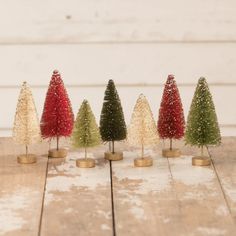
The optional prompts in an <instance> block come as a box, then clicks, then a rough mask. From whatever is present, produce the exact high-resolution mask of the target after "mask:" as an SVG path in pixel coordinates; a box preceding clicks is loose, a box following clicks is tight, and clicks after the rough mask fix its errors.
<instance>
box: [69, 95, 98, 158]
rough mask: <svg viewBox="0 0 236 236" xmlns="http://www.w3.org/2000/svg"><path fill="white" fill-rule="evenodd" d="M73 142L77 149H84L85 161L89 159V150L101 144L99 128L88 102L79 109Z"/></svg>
mask: <svg viewBox="0 0 236 236" xmlns="http://www.w3.org/2000/svg"><path fill="white" fill-rule="evenodd" d="M71 140H72V145H73V146H74V147H75V148H81V147H82V148H84V150H85V158H84V159H87V148H89V147H94V146H97V145H99V144H100V143H101V136H100V133H99V128H98V125H97V123H96V120H95V117H94V114H93V112H92V110H91V107H90V105H89V103H88V101H87V100H84V101H83V103H82V105H81V107H80V109H79V112H78V114H77V118H76V121H75V123H74V129H73V133H72V136H71ZM90 161H91V160H90Z"/></svg>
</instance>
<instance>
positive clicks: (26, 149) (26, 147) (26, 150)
mask: <svg viewBox="0 0 236 236" xmlns="http://www.w3.org/2000/svg"><path fill="white" fill-rule="evenodd" d="M25 153H26V156H28V145H25Z"/></svg>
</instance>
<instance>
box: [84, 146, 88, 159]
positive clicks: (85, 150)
mask: <svg viewBox="0 0 236 236" xmlns="http://www.w3.org/2000/svg"><path fill="white" fill-rule="evenodd" d="M84 152H85V159H87V147H85V149H84Z"/></svg>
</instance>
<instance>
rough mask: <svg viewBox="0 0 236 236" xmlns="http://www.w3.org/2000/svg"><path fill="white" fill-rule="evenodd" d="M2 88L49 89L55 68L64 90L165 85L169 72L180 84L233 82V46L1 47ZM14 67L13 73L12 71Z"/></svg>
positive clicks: (235, 50) (235, 55)
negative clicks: (111, 85) (66, 87)
mask: <svg viewBox="0 0 236 236" xmlns="http://www.w3.org/2000/svg"><path fill="white" fill-rule="evenodd" d="M0 63H1V65H2V66H1V78H2V79H1V80H0V85H13V86H16V85H18V84H21V83H22V81H24V80H26V81H28V83H29V84H31V85H44V86H47V85H48V83H49V80H50V77H51V74H52V71H53V70H54V69H58V70H59V71H60V72H61V74H62V76H63V78H64V81H65V84H67V85H90V86H91V85H93V86H94V85H104V84H106V81H107V80H108V79H110V78H113V79H114V80H115V81H116V82H117V83H118V84H131V85H132V84H144V85H145V84H151V85H152V84H159V85H161V84H163V83H164V81H165V80H166V78H167V75H168V74H171V73H173V74H174V75H175V76H176V79H177V81H178V83H179V84H195V83H196V80H197V79H198V78H199V77H200V76H206V77H207V79H208V82H209V83H223V84H226V85H227V83H231V84H232V83H233V84H235V76H234V75H233V74H232V71H234V69H235V67H236V47H235V44H234V43H228V44H223V43H220V44H219V43H208V44H204V43H200V44H192V43H189V44H181V43H180V44H171V43H170V44H165V43H163V44H93V45H21V46H17V45H16V46H5V45H2V46H0ZM13 68H14V69H13Z"/></svg>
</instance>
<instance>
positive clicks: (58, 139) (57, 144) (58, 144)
mask: <svg viewBox="0 0 236 236" xmlns="http://www.w3.org/2000/svg"><path fill="white" fill-rule="evenodd" d="M58 149H59V137H58V136H57V151H58Z"/></svg>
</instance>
